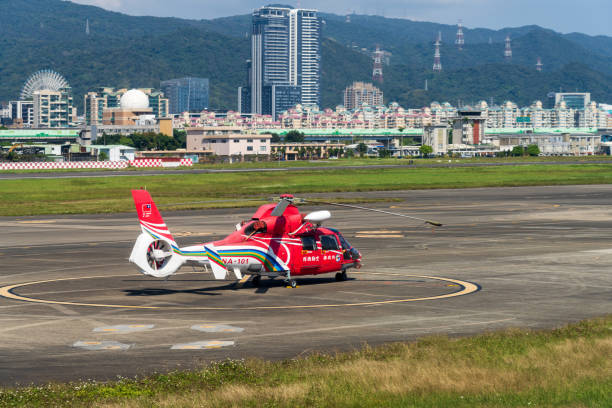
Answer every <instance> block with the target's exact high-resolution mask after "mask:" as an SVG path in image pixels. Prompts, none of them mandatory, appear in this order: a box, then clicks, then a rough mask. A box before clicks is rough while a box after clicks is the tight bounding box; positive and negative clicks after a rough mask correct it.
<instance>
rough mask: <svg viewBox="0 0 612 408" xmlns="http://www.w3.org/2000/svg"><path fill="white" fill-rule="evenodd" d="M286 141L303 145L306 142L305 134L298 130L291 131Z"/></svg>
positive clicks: (286, 136)
mask: <svg viewBox="0 0 612 408" xmlns="http://www.w3.org/2000/svg"><path fill="white" fill-rule="evenodd" d="M285 141H286V142H287V143H302V142H303V141H304V134H303V133H302V132H300V131H298V130H290V131H289V132H287V134H286V135H285Z"/></svg>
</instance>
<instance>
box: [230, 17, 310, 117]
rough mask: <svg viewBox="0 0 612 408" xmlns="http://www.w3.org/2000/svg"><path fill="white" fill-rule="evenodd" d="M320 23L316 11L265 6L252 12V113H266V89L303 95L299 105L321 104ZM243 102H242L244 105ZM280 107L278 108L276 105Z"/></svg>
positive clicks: (250, 82) (245, 94) (246, 93)
mask: <svg viewBox="0 0 612 408" xmlns="http://www.w3.org/2000/svg"><path fill="white" fill-rule="evenodd" d="M320 33H321V20H320V18H319V17H318V15H317V11H316V10H308V9H299V8H298V9H294V8H290V7H286V6H266V7H262V8H260V9H257V10H255V11H254V12H253V19H252V35H251V63H250V67H251V69H250V71H251V72H250V78H249V85H250V86H249V87H250V91H249V92H244V93H243V94H242V95H244V96H245V97H246V96H247V95H248V94H250V95H248V97H249V99H250V111H251V112H252V113H265V112H266V111H269V107H267V106H264V100H265V99H267V98H266V97H265V94H266V93H267V92H268V91H267V90H265V89H264V87H271V86H274V87H275V88H276V91H275V92H273V95H272V96H273V97H272V104H274V99H275V98H274V94H275V93H277V92H280V93H283V94H285V95H288V94H290V95H296V94H297V92H296V88H299V89H298V91H299V92H300V94H301V96H300V98H299V100H297V101H295V102H296V103H301V104H303V105H307V106H318V105H319V103H320V70H321V69H320V68H321V67H320V64H321V44H320ZM244 102H245V101H243V103H242V105H243V106H246V105H244ZM277 108H278V106H277Z"/></svg>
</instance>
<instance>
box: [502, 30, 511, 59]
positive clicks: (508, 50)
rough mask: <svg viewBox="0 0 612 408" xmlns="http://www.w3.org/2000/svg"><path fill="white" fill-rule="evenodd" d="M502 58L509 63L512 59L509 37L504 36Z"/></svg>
mask: <svg viewBox="0 0 612 408" xmlns="http://www.w3.org/2000/svg"><path fill="white" fill-rule="evenodd" d="M504 58H505V59H506V61H510V60H511V59H512V46H511V45H510V36H509V35H507V36H506V49H505V50H504Z"/></svg>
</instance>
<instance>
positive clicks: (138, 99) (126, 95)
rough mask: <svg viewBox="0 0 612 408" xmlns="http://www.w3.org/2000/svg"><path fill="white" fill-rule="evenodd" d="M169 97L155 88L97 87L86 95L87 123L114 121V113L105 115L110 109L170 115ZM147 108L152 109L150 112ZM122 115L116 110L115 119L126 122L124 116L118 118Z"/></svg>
mask: <svg viewBox="0 0 612 408" xmlns="http://www.w3.org/2000/svg"><path fill="white" fill-rule="evenodd" d="M168 105H169V101H168V98H166V97H165V96H164V94H163V93H162V92H161V91H159V90H156V89H153V88H139V89H129V90H128V89H125V88H123V89H115V88H105V87H101V88H97V89H96V90H94V91H92V92H88V93H87V94H86V95H85V100H84V104H83V106H84V108H85V109H84V114H85V123H86V124H87V125H88V126H92V125H96V126H97V125H102V124H109V123H110V122H111V121H113V115H112V114H111V113H110V112H108V113H107V115H106V117H105V112H106V111H110V110H113V109H114V110H118V109H121V110H123V111H130V110H131V111H133V112H146V113H147V114H152V115H154V116H155V118H157V119H161V118H167V117H168ZM147 109H151V110H150V112H149V111H147ZM117 115H119V116H124V115H120V114H119V113H118V112H115V119H116V120H119V121H120V122H121V123H123V122H125V120H124V118H123V119H121V118H118V117H117Z"/></svg>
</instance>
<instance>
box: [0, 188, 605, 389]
mask: <svg viewBox="0 0 612 408" xmlns="http://www.w3.org/2000/svg"><path fill="white" fill-rule="evenodd" d="M355 194H356V195H357V193H355ZM368 196H379V197H388V198H389V199H401V200H402V201H395V200H394V201H391V200H390V201H389V203H388V204H384V203H376V204H373V205H374V206H376V207H377V208H381V209H391V211H397V212H403V213H406V214H412V215H417V216H422V217H424V218H428V219H434V220H437V221H440V222H442V223H444V224H445V225H444V227H442V228H438V229H435V230H432V229H431V228H430V227H425V226H423V225H421V224H420V223H414V222H411V221H409V220H406V219H403V218H396V217H392V216H388V215H385V214H373V213H360V212H359V211H355V210H349V209H344V208H342V209H338V208H332V209H330V210H331V211H332V219H331V220H330V221H329V225H330V226H334V227H337V228H339V229H340V231H342V232H343V233H344V235H345V236H346V237H347V239H348V240H349V241H350V242H351V243H353V244H354V245H355V246H356V247H357V248H359V249H360V251H361V252H362V253H363V256H364V264H365V266H364V267H363V268H362V269H361V270H359V271H353V272H351V273H349V276H350V277H351V279H350V280H348V281H346V282H335V281H334V279H333V275H330V276H323V277H318V278H309V279H300V280H298V284H299V287H298V288H296V289H290V288H285V287H284V285H283V284H282V282H281V281H279V280H267V279H264V280H263V281H262V286H261V287H260V288H255V287H253V286H252V285H251V284H250V282H245V283H244V284H238V283H236V282H233V281H214V280H213V279H212V277H211V275H209V274H207V273H206V272H204V271H194V270H191V269H184V270H181V273H180V274H177V275H175V276H172V277H171V278H170V279H169V280H167V281H164V280H155V279H152V278H149V277H145V276H142V275H140V274H139V273H138V272H137V271H136V270H135V269H134V268H133V266H132V265H131V264H129V263H128V262H127V257H128V256H129V252H130V250H131V246H132V242H133V240H134V239H135V238H136V236H137V235H138V233H139V231H138V225H137V219H136V216H135V214H117V215H81V216H41V217H17V218H15V217H3V218H0V227H1V228H2V231H3V234H2V236H1V237H0V257H1V264H2V268H1V269H0V287H2V288H3V289H0V293H4V295H6V296H8V297H0V361H2V364H0V385H7V386H13V385H16V384H29V383H44V382H47V381H65V380H77V379H98V380H106V379H114V378H116V377H117V376H118V375H121V376H134V375H145V374H150V373H152V372H165V371H171V370H175V369H183V368H193V367H198V366H201V365H202V364H205V363H206V362H209V361H213V360H219V359H225V358H247V357H261V358H266V359H283V358H292V357H295V356H300V355H305V354H308V353H311V352H313V351H330V352H333V351H335V350H348V349H351V348H353V347H359V346H360V345H362V344H363V343H366V342H367V343H369V344H373V345H376V344H381V343H385V342H390V341H409V340H413V339H416V338H419V337H422V336H425V335H431V334H447V335H451V336H461V335H470V334H474V333H480V332H483V331H489V330H497V329H502V328H506V327H529V328H550V327H557V326H560V325H563V324H566V323H569V322H575V321H578V320H581V319H585V318H589V317H593V316H601V315H604V314H609V313H612V275H611V271H612V241H611V239H610V238H611V237H612V209H611V208H610V203H611V202H612V187H611V186H561V187H521V188H496V189H468V190H429V191H396V192H380V193H368ZM311 209H313V210H314V209H320V208H318V207H307V208H305V210H311ZM253 210H254V209H253ZM250 215H251V212H250V211H248V210H247V209H239V210H231V209H223V210H207V211H194V212H174V213H168V214H165V219H166V222H167V224H168V225H169V227H170V229H171V230H172V231H173V232H174V233H175V235H176V238H177V240H178V241H179V244H181V245H189V244H194V243H198V242H202V241H208V240H214V239H218V238H220V237H222V236H224V235H225V234H227V233H229V232H230V231H231V230H232V226H233V225H234V224H236V222H239V221H240V220H242V219H246V218H249V217H250Z"/></svg>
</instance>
